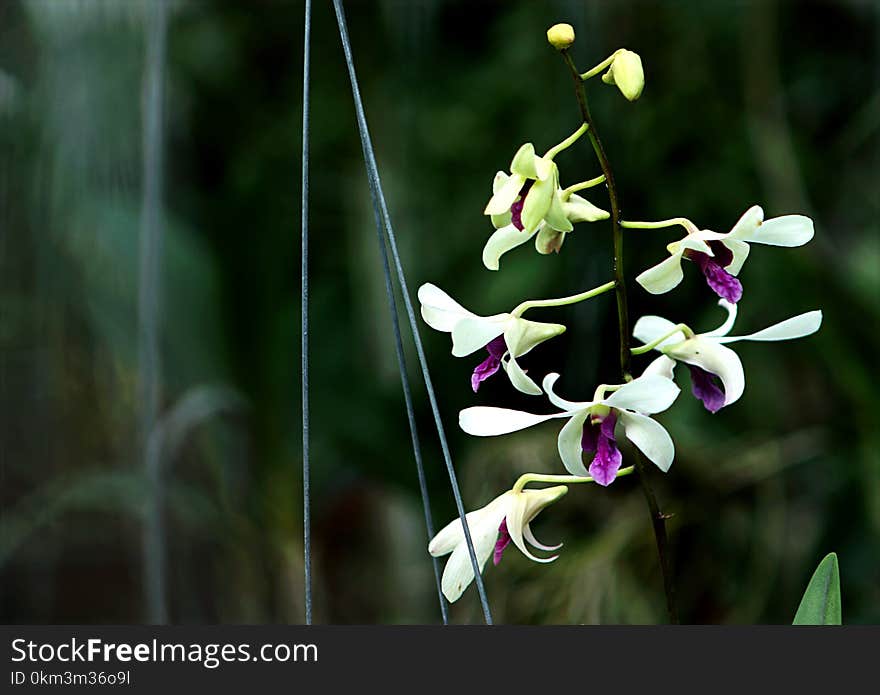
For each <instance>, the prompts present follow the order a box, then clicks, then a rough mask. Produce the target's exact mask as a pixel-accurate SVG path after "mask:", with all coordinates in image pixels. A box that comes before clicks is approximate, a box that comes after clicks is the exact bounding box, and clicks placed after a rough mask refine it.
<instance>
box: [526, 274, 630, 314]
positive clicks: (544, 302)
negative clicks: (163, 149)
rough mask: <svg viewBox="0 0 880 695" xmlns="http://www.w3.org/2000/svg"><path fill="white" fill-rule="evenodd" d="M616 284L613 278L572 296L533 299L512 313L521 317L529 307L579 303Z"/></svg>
mask: <svg viewBox="0 0 880 695" xmlns="http://www.w3.org/2000/svg"><path fill="white" fill-rule="evenodd" d="M614 286H615V282H614V280H612V281H611V282H606V283H605V284H604V285H599V286H598V287H594V288H593V289H591V290H587V291H586V292H581V293H580V294H573V295H571V296H570V297H560V298H559V299H531V300H529V301H527V302H523V303H522V304H520V305H518V306H517V307H516V308H515V309H514V310H513V311H511V312H510V313H511V315H512V316H515V317H517V318H519V317H520V316H522V315H523V313H524V312H525V311H527V310H528V309H537V308H538V307H548V306H568V305H569V304H577V303H578V302H583V301H584V300H587V299H592V298H593V297H598V296H599V295H600V294H604V293H605V292H610V291H611V290H613V289H614Z"/></svg>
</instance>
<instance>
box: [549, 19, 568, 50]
mask: <svg viewBox="0 0 880 695" xmlns="http://www.w3.org/2000/svg"><path fill="white" fill-rule="evenodd" d="M547 41H549V42H550V45H551V46H553V48H555V49H556V50H557V51H561V50H564V49H566V48H568V47H569V46H571V44H573V43H574V28H573V27H572V26H571V24H554V25H553V26H552V27H550V28H549V29H548V30H547Z"/></svg>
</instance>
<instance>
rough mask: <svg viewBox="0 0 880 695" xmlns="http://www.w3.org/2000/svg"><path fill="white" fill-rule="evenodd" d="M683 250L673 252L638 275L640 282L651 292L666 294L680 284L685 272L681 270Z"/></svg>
mask: <svg viewBox="0 0 880 695" xmlns="http://www.w3.org/2000/svg"><path fill="white" fill-rule="evenodd" d="M681 255H682V252H681V250H679V251H676V252H675V253H673V254H672V255H671V256H670V257H669V258H667V259H666V260H665V261H663V262H662V263H658V264H657V265H655V266H653V267H651V268H648V269H647V270H645V271H644V272H642V273H639V275H637V276H636V282H637V283H639V284H640V285H641V286H642V287H643V288H645V289H646V290H647V291H648V292H650V293H651V294H664V293H665V292H669V291H670V290H671V289H672V288H674V287H675V286H676V285H678V284H679V283H680V282H681V280H682V278H683V277H684V273H683V272H682V270H681Z"/></svg>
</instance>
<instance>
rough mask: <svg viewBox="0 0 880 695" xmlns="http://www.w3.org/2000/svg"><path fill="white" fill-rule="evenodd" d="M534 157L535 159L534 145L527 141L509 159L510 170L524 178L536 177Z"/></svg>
mask: <svg viewBox="0 0 880 695" xmlns="http://www.w3.org/2000/svg"><path fill="white" fill-rule="evenodd" d="M535 159H537V157H536V155H535V146H534V145H533V144H532V143H530V142H527V143H526V144H525V145H522V146H521V147H520V148H519V149H518V150H517V151H516V154H515V155H513V159H512V160H511V161H510V171H511V172H512V173H513V174H516V175H518V176H522V177H523V178H526V179H536V178H538V170H537V169H536V168H535Z"/></svg>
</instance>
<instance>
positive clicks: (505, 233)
mask: <svg viewBox="0 0 880 695" xmlns="http://www.w3.org/2000/svg"><path fill="white" fill-rule="evenodd" d="M510 178H511V177H510V176H508V175H507V174H505V173H504V172H503V171H499V172H498V173H497V174H496V175H495V181H494V182H493V184H492V191H493V193H495V194H496V195H498V193H499V192H501V191H502V190H503V189H504V187H505V186H506V185H508V181H509V180H510ZM604 181H605V177H604V176H599V177H597V178H595V179H591V180H589V181H585V182H583V183H581V184H575V185H574V186H570V187H568V188H566V189H560V188H558V187H557V188H556V190H555V191H554V193H553V196H554V198H553V200H554V203H553V209H554V210H556V208H557V206H558V207H559V208H560V209H561V217H559V218H556V217H553V218H552V221H551V220H550V219H549V218H548V219H547V220H544V219H542V220H541V221H540V222H539V223H538V225H537V226H536V227H535V228H534V229H532V230H531V231H527V230H526V228H525V226H524V223H523V217H522V208H523V197H522V196H520V198H519V199H518V200H517V201H516V202H514V203H513V204H512V205H511V208H510V209H509V210H506V211H504V212H503V213H501V214H497V215H492V224H493V225H494V227H495V230H496V231H495V233H494V234H492V236H490V237H489V240H488V241H487V242H486V246H485V247H484V248H483V265H485V266H486V268H488V269H489V270H498V263H499V259H500V258H501V256H502V255H503V254H505V253H507V252H508V251H510V250H511V249H514V248H516V247H517V246H521V245H522V244H525V243H526V242H527V241H528V240H529V239H531V238H532V237H535V248H536V249H537V251H538V253H542V254H545V255H546V254H549V253H551V252H555V253H559V249H560V248H561V247H562V244H563V242H564V241H565V235H566V234H567V233H568V232H569V231H571V230H572V229H573V228H574V227H573V225H574V224H576V223H577V222H596V221H597V220H605V219H608V212H606V211H605V210H601V209H600V208H597V207H596V206H595V205H593V204H592V203H591V202H590V201H589V200H587V199H586V198H583V197H581V196H579V195H577V194H576V193H575V191H578V190H583V189H584V188H589V187H592V186H595V185H598V184H600V183H602V182H604ZM527 185H528V184H527ZM528 192H531V190H529V191H528ZM493 200H494V198H493ZM563 220H564V221H565V222H566V224H562V221H563Z"/></svg>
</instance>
